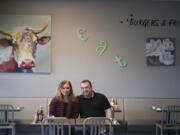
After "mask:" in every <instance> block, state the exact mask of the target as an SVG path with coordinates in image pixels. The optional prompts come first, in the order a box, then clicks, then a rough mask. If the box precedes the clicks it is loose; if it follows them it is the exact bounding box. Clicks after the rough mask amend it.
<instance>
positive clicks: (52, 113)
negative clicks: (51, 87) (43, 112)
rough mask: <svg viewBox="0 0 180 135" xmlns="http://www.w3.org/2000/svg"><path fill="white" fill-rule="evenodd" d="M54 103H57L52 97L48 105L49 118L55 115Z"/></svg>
mask: <svg viewBox="0 0 180 135" xmlns="http://www.w3.org/2000/svg"><path fill="white" fill-rule="evenodd" d="M56 103H57V99H56V97H53V98H52V100H51V102H50V104H49V116H52V115H54V116H55V114H56Z"/></svg>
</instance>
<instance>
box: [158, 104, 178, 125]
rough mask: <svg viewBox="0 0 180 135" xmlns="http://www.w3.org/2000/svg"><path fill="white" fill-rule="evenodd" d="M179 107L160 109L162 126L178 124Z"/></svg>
mask: <svg viewBox="0 0 180 135" xmlns="http://www.w3.org/2000/svg"><path fill="white" fill-rule="evenodd" d="M179 114H180V106H177V105H167V106H163V108H162V120H161V122H162V125H164V124H165V125H176V124H178V122H179Z"/></svg>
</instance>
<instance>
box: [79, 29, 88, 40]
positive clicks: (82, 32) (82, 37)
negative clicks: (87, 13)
mask: <svg viewBox="0 0 180 135" xmlns="http://www.w3.org/2000/svg"><path fill="white" fill-rule="evenodd" d="M85 32H86V29H85V28H83V27H80V28H78V30H77V37H78V38H79V39H80V40H82V41H87V40H88V38H87V37H84V35H83V34H84V33H85Z"/></svg>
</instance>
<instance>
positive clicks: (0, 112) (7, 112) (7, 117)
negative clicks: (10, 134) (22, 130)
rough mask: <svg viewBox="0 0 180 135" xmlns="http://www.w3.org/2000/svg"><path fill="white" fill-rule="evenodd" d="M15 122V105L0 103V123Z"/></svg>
mask: <svg viewBox="0 0 180 135" xmlns="http://www.w3.org/2000/svg"><path fill="white" fill-rule="evenodd" d="M13 122H14V107H13V106H12V105H3V104H0V125H3V124H5V125H6V124H10V123H13Z"/></svg>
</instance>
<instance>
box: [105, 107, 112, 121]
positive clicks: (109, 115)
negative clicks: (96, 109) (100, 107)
mask: <svg viewBox="0 0 180 135" xmlns="http://www.w3.org/2000/svg"><path fill="white" fill-rule="evenodd" d="M105 111H106V117H107V118H109V119H112V109H111V107H110V108H108V109H106V110H105Z"/></svg>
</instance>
